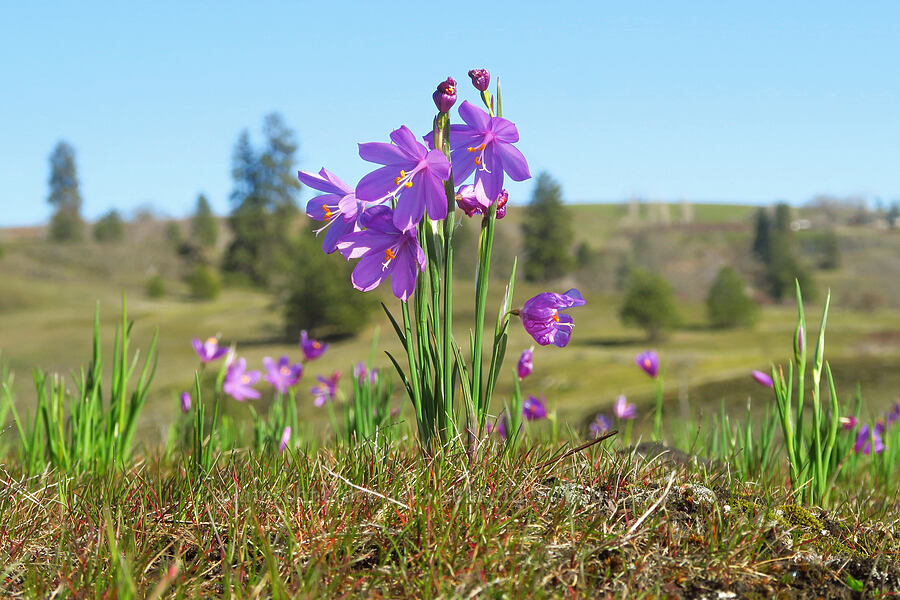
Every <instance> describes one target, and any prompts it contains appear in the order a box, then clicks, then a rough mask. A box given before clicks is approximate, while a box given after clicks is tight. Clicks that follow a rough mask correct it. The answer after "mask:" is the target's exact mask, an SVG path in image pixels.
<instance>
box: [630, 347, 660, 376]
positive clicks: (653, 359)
mask: <svg viewBox="0 0 900 600" xmlns="http://www.w3.org/2000/svg"><path fill="white" fill-rule="evenodd" d="M634 362H635V363H637V366H639V367H640V368H642V369H643V370H644V372H646V373H647V375H649V376H650V377H653V378H655V377H656V376H657V375H659V356H657V354H656V350H646V351H644V352H641V353H640V354H638V355H637V356H636V357H635V358H634Z"/></svg>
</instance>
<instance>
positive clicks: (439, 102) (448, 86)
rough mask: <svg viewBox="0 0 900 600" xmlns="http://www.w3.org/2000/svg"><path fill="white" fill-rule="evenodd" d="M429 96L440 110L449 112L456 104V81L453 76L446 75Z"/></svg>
mask: <svg viewBox="0 0 900 600" xmlns="http://www.w3.org/2000/svg"><path fill="white" fill-rule="evenodd" d="M431 98H432V99H433V100H434V105H435V106H437V109H438V110H439V111H440V112H442V113H445V112H450V109H451V108H453V105H454V104H456V82H455V81H454V80H453V78H452V77H448V78H447V80H446V81H442V82H440V83H439V84H438V86H437V89H436V90H435V91H434V94H432V96H431Z"/></svg>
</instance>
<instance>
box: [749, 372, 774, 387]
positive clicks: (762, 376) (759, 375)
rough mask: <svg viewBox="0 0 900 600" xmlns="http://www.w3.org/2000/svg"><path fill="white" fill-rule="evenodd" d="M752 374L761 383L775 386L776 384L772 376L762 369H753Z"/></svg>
mask: <svg viewBox="0 0 900 600" xmlns="http://www.w3.org/2000/svg"><path fill="white" fill-rule="evenodd" d="M750 376H751V377H753V379H754V380H755V381H756V383H758V384H759V385H762V386H765V387H773V386H774V385H775V384H774V382H773V381H772V377H771V376H769V375H768V374H767V373H764V372H762V371H751V372H750Z"/></svg>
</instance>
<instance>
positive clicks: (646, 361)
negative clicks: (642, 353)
mask: <svg viewBox="0 0 900 600" xmlns="http://www.w3.org/2000/svg"><path fill="white" fill-rule="evenodd" d="M644 366H645V367H646V368H648V369H649V368H650V367H651V366H653V363H652V362H651V361H650V359H649V358H645V359H644Z"/></svg>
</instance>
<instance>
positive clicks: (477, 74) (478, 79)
mask: <svg viewBox="0 0 900 600" xmlns="http://www.w3.org/2000/svg"><path fill="white" fill-rule="evenodd" d="M469 77H471V78H472V85H474V86H475V89H476V90H480V91H482V92H483V91H485V90H487V89H488V85H490V83H491V74H490V73H489V72H488V70H487V69H472V70H471V71H469Z"/></svg>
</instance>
